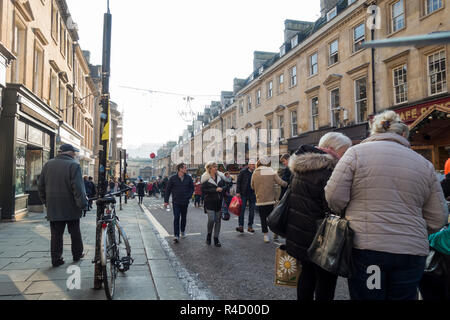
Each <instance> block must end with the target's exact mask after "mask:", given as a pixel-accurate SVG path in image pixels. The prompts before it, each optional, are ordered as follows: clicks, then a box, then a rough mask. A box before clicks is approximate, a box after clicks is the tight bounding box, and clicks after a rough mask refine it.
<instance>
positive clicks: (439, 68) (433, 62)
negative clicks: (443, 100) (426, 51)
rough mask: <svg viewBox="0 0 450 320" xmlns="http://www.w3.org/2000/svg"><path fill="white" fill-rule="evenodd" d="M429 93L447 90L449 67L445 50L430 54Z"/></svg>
mask: <svg viewBox="0 0 450 320" xmlns="http://www.w3.org/2000/svg"><path fill="white" fill-rule="evenodd" d="M428 87H429V94H430V95H434V94H438V93H442V92H447V67H446V58H445V50H442V51H439V52H436V53H433V54H431V55H429V56H428Z"/></svg>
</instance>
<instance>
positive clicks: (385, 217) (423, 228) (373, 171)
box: [325, 133, 448, 256]
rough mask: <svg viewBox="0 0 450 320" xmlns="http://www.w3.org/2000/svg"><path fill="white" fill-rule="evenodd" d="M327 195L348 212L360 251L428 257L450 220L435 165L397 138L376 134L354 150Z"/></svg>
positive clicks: (339, 209)
mask: <svg viewBox="0 0 450 320" xmlns="http://www.w3.org/2000/svg"><path fill="white" fill-rule="evenodd" d="M325 194H326V199H327V201H328V204H329V206H330V208H331V209H333V211H335V212H336V213H340V212H342V211H343V210H344V208H346V207H347V210H346V215H345V216H346V219H347V220H349V222H350V228H352V229H353V231H354V232H355V237H354V240H353V246H354V247H355V248H357V249H362V250H374V251H381V252H388V253H394V254H409V255H418V256H426V255H427V254H428V251H429V250H428V249H429V243H428V233H433V232H436V231H438V230H440V229H441V228H442V227H443V226H444V224H445V222H446V221H447V216H448V209H447V205H446V203H445V199H444V195H443V193H442V189H441V186H440V185H439V181H438V179H437V176H436V174H435V171H434V167H433V165H432V164H431V163H430V162H429V161H428V160H426V159H425V158H424V157H422V156H421V155H420V154H418V153H417V152H415V151H414V150H412V149H411V148H410V144H409V142H408V140H406V139H405V138H404V137H402V136H400V135H398V134H396V133H383V134H375V135H372V136H371V137H370V138H368V139H366V140H364V141H363V142H362V143H361V144H359V145H357V146H354V147H352V148H350V149H348V150H347V152H346V153H345V155H344V156H343V157H342V159H341V160H340V161H339V163H338V165H337V166H336V169H335V170H334V172H333V175H332V176H331V178H330V180H329V181H328V184H327V186H326V188H325ZM427 229H428V230H427ZM427 231H428V232H427Z"/></svg>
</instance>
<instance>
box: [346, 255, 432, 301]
mask: <svg viewBox="0 0 450 320" xmlns="http://www.w3.org/2000/svg"><path fill="white" fill-rule="evenodd" d="M425 260H426V257H425V256H414V255H408V254H393V253H388V252H379V251H372V250H359V249H353V263H354V268H355V269H354V274H353V276H352V277H351V278H350V279H348V287H349V290H350V297H351V299H352V300H417V288H418V287H419V283H420V279H421V278H422V275H423V270H424V269H425Z"/></svg>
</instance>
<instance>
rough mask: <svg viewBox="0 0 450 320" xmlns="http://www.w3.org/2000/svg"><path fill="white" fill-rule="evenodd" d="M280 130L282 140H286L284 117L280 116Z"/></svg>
mask: <svg viewBox="0 0 450 320" xmlns="http://www.w3.org/2000/svg"><path fill="white" fill-rule="evenodd" d="M278 130H280V139H284V116H282V115H280V116H278Z"/></svg>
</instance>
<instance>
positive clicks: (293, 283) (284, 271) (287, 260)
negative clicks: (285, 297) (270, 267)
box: [275, 245, 302, 288]
mask: <svg viewBox="0 0 450 320" xmlns="http://www.w3.org/2000/svg"><path fill="white" fill-rule="evenodd" d="M275 256H276V258H275V285H276V286H281V287H291V288H296V287H297V283H298V278H299V277H300V273H301V271H302V265H301V264H300V262H299V261H297V259H295V258H294V257H291V256H290V255H288V253H287V252H286V246H285V245H281V246H279V247H278V248H277V249H276V255H275Z"/></svg>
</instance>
